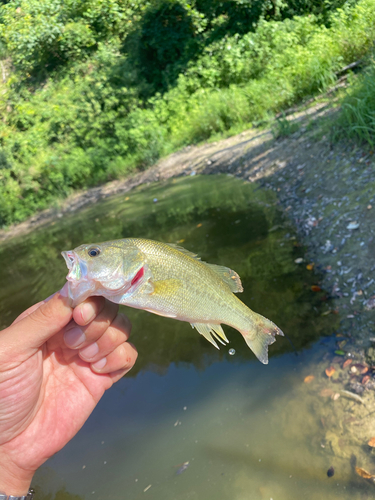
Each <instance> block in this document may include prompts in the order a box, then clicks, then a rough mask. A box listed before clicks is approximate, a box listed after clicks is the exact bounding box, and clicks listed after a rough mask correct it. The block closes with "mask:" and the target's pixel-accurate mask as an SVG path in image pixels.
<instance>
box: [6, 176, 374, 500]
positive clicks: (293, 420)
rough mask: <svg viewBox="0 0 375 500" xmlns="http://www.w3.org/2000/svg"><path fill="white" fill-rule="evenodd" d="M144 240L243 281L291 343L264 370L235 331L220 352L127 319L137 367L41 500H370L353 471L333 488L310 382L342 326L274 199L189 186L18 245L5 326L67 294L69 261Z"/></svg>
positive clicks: (176, 184)
mask: <svg viewBox="0 0 375 500" xmlns="http://www.w3.org/2000/svg"><path fill="white" fill-rule="evenodd" d="M131 236H133V237H145V238H151V239H156V240H159V241H165V242H171V243H178V244H180V245H181V246H184V247H186V248H187V249H188V250H191V251H193V252H196V253H198V254H199V255H200V256H201V257H202V259H203V260H206V261H208V262H211V263H215V264H222V265H226V266H229V267H231V268H233V269H234V270H236V271H237V272H238V273H239V274H240V276H241V279H242V282H243V285H244V293H242V294H241V295H240V298H241V300H243V301H244V302H245V303H246V304H248V305H249V306H250V307H251V308H252V309H254V310H255V311H256V312H259V313H261V314H263V315H265V316H267V317H269V318H270V319H272V320H273V321H274V322H275V323H276V324H277V325H278V326H280V328H282V330H283V331H284V332H285V333H286V334H287V336H288V338H278V339H277V342H276V343H275V344H273V345H272V346H271V347H270V363H269V365H268V366H264V365H262V364H261V363H259V362H258V361H257V360H256V359H255V357H254V355H253V354H252V352H251V351H250V350H249V349H248V347H247V346H246V344H245V342H244V340H243V339H242V337H241V335H240V334H239V333H238V332H237V331H235V330H233V329H231V328H229V327H224V329H225V331H226V333H227V336H228V338H229V340H230V344H229V346H227V347H222V348H221V350H220V351H218V350H216V349H215V348H214V347H213V346H212V345H211V344H209V343H208V342H207V341H206V340H205V339H204V338H203V337H201V336H200V335H199V334H198V333H197V332H196V331H195V330H192V329H191V327H190V325H189V324H187V323H182V322H178V321H174V320H171V319H167V318H162V317H158V316H155V315H152V314H150V313H147V312H144V311H138V310H135V309H129V308H124V310H125V311H126V313H127V314H128V315H129V317H130V319H131V321H132V323H133V333H132V337H131V341H132V342H133V343H134V344H135V345H136V347H137V349H138V352H139V358H138V360H137V364H136V366H135V367H134V369H133V370H132V371H131V372H130V373H129V374H128V375H127V376H126V377H125V378H123V379H122V380H121V381H120V382H119V383H117V384H116V386H115V387H114V388H112V389H111V390H110V391H108V392H107V393H106V394H105V396H104V397H103V399H102V400H101V402H100V403H99V405H98V406H97V408H96V409H95V411H94V413H93V414H92V416H91V417H90V418H89V420H88V421H87V423H86V424H85V426H84V427H83V429H82V430H81V431H80V432H79V433H78V435H77V436H76V437H75V438H74V439H73V440H72V441H71V442H70V443H69V444H68V445H67V446H66V447H65V448H64V449H63V450H62V451H61V452H60V453H58V454H57V455H56V456H55V457H53V458H52V459H51V460H49V461H48V463H47V464H46V465H45V466H44V467H42V468H41V469H40V471H38V473H37V475H36V478H35V483H36V485H37V487H38V488H39V494H38V498H43V495H46V496H45V498H54V495H56V497H55V498H58V499H60V500H67V499H75V500H79V499H88V498H96V499H103V500H104V499H106V500H110V499H124V500H125V499H126V500H136V499H139V498H152V499H153V500H185V499H186V500H187V499H194V500H195V499H197V500H203V499H204V500H210V499H215V500H224V499H230V500H242V499H251V500H252V499H254V500H257V499H267V500H268V499H271V498H273V499H274V500H293V499H299V498H302V497H305V498H309V499H322V498H324V499H332V500H333V499H346V498H348V499H349V498H351V499H353V498H354V499H356V498H358V499H359V498H362V497H361V496H360V495H362V494H363V493H364V491H367V490H366V489H365V490H363V488H364V486H362V487H359V486H358V484H357V483H356V482H355V481H353V479H352V475H351V471H350V470H348V468H346V469H345V468H344V467H341V469H339V470H337V471H336V473H335V476H334V478H331V479H329V478H328V477H327V475H326V471H327V469H328V468H329V467H330V466H331V465H332V461H333V459H334V457H332V454H330V453H329V452H328V451H327V450H326V449H325V448H323V447H322V435H323V434H322V428H321V423H320V420H319V418H318V417H317V413H316V408H315V407H314V405H315V404H316V403H315V399H314V398H313V397H312V395H311V392H309V390H308V388H307V387H306V384H304V383H303V379H304V377H305V376H306V375H307V374H308V373H310V372H311V370H313V367H314V363H315V362H316V361H317V360H320V359H321V358H322V356H324V354H325V353H326V352H327V351H332V350H333V349H334V346H333V342H332V341H331V340H330V338H329V337H327V335H330V334H331V333H332V332H333V330H334V329H335V327H336V325H335V322H334V318H333V317H332V316H322V315H321V312H322V309H321V304H322V300H321V299H322V298H324V297H323V296H322V294H319V293H318V294H317V293H313V292H312V291H311V285H312V284H315V283H316V282H317V279H318V278H317V277H316V276H314V275H313V274H312V273H311V272H310V271H308V270H306V268H305V266H298V265H296V264H295V259H296V258H297V257H299V256H300V255H301V254H302V253H303V249H301V248H300V247H299V245H298V242H297V240H296V238H295V235H294V234H293V231H292V229H291V227H290V226H289V225H288V223H287V222H286V221H285V220H284V219H283V218H282V216H281V214H280V212H279V211H278V210H277V203H276V199H275V197H274V195H273V194H272V193H270V192H266V191H263V190H257V189H255V188H254V187H253V186H252V185H250V184H248V183H245V182H243V181H241V180H238V179H235V178H232V177H228V176H209V177H204V176H202V177H198V176H197V177H192V178H178V179H174V180H171V181H169V182H167V183H157V184H153V185H149V186H146V187H142V188H138V189H135V190H134V191H132V192H131V193H130V194H127V195H121V196H117V197H112V198H109V199H107V200H105V201H102V202H100V203H97V204H96V205H95V206H92V207H90V208H87V209H85V210H82V211H80V212H79V213H74V214H71V215H70V216H64V217H62V218H58V219H57V220H56V221H55V222H54V223H52V224H51V225H49V226H47V227H44V228H41V229H39V230H36V231H35V232H33V233H32V234H30V235H27V236H25V237H23V238H17V239H14V240H12V241H10V242H6V243H4V244H3V245H2V247H1V248H0V261H1V262H2V263H6V265H2V266H1V269H0V282H1V284H2V287H1V290H0V326H1V327H4V326H6V325H7V324H9V323H10V321H12V320H13V319H14V318H15V317H16V316H17V315H18V314H19V313H20V312H21V311H22V310H24V309H25V308H26V307H28V306H29V305H31V304H32V303H34V302H36V301H38V300H41V299H42V298H44V297H46V296H48V295H50V294H51V293H53V292H54V291H55V290H56V289H58V288H59V287H61V286H62V285H63V283H64V276H65V275H66V273H67V270H66V268H65V263H64V261H63V259H62V257H61V256H60V252H61V250H67V249H71V248H74V247H75V246H77V245H79V244H82V243H94V242H100V241H106V240H110V239H117V238H125V237H131ZM230 348H233V349H235V355H233V356H231V355H229V349H230ZM187 462H188V464H187ZM183 464H185V465H183ZM348 467H349V466H348ZM366 487H367V486H366ZM49 493H51V494H52V497H51V496H48V495H49Z"/></svg>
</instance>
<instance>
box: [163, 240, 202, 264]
mask: <svg viewBox="0 0 375 500" xmlns="http://www.w3.org/2000/svg"><path fill="white" fill-rule="evenodd" d="M166 245H169V246H170V247H172V248H174V249H175V250H178V251H179V252H181V253H184V254H185V255H187V256H188V257H191V258H192V259H195V260H201V258H200V257H198V255H197V254H196V253H193V252H190V251H189V250H186V248H183V247H180V246H179V245H175V244H174V243H166Z"/></svg>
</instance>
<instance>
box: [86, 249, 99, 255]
mask: <svg viewBox="0 0 375 500" xmlns="http://www.w3.org/2000/svg"><path fill="white" fill-rule="evenodd" d="M87 253H88V254H89V255H90V257H97V256H98V255H99V254H100V249H99V248H97V247H92V248H89V249H88V251H87Z"/></svg>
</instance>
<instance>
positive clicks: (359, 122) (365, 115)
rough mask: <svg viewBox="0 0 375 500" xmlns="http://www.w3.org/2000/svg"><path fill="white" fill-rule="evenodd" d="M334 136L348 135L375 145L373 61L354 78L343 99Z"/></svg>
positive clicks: (374, 65) (374, 76) (374, 73)
mask: <svg viewBox="0 0 375 500" xmlns="http://www.w3.org/2000/svg"><path fill="white" fill-rule="evenodd" d="M333 135H334V138H335V139H341V138H342V137H350V138H352V139H355V140H359V141H360V142H365V143H368V144H369V145H370V146H371V147H372V148H374V146H375V62H374V61H373V62H372V64H371V65H370V66H369V68H368V70H367V71H366V72H365V74H364V75H360V76H358V77H357V78H356V79H354V81H353V84H352V85H351V86H350V88H349V91H348V94H347V95H346V96H345V98H344V99H343V102H342V105H341V111H340V115H339V118H338V120H337V121H336V123H335V129H334V134H333Z"/></svg>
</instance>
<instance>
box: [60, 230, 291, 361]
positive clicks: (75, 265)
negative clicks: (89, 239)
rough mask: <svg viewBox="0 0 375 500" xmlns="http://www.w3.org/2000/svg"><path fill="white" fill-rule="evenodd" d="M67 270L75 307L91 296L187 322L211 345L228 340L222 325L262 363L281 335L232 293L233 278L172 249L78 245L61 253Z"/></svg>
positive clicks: (134, 243)
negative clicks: (239, 337)
mask: <svg viewBox="0 0 375 500" xmlns="http://www.w3.org/2000/svg"><path fill="white" fill-rule="evenodd" d="M62 255H63V257H64V259H65V261H66V264H67V266H68V269H69V273H68V275H67V280H68V282H69V295H70V297H71V299H72V300H73V306H76V305H77V304H79V303H80V302H82V301H83V300H85V299H86V298H87V297H89V296H91V295H102V296H103V297H106V298H107V299H108V300H111V301H112V302H116V303H117V304H124V305H126V306H130V307H135V308H137V309H144V310H145V311H149V312H152V313H154V314H158V315H160V316H165V317H167V318H174V319H178V320H180V321H187V322H189V323H190V324H191V326H192V327H193V328H196V329H197V330H198V332H199V333H200V334H201V335H203V336H204V337H205V338H206V339H207V340H208V341H209V342H211V343H212V344H213V345H214V346H215V347H217V348H219V346H218V344H217V341H218V342H221V343H222V344H224V345H225V343H226V342H229V341H228V339H227V337H226V336H225V333H224V331H223V329H222V327H221V323H224V324H226V325H229V326H232V327H233V328H236V329H237V330H238V331H239V332H240V333H241V334H242V335H243V337H244V339H245V341H246V343H247V345H248V346H249V347H250V349H251V350H252V351H253V352H254V354H255V355H256V356H257V358H258V359H259V360H260V361H261V362H262V363H265V364H266V363H268V346H269V345H270V344H272V343H273V342H275V340H276V339H275V336H276V335H283V333H282V331H281V330H280V329H279V328H278V327H277V326H276V325H275V324H274V323H272V321H270V320H268V319H266V318H264V317H263V316H261V315H260V314H257V313H255V312H253V311H252V310H251V309H249V308H248V307H247V306H246V305H245V304H244V303H243V302H241V301H240V300H239V299H238V298H237V297H236V296H235V295H234V293H237V292H242V291H243V288H242V284H241V280H240V277H239V276H238V274H237V273H236V272H234V271H232V270H231V269H229V268H228V267H223V266H218V265H215V264H207V263H206V262H203V261H201V260H200V258H199V257H197V255H195V254H194V253H191V252H189V251H188V250H185V249H184V248H181V247H178V246H176V245H172V244H167V243H160V242H157V241H151V240H145V239H138V238H128V239H123V240H114V241H107V242H104V243H97V244H91V245H81V246H79V247H77V248H75V249H74V250H69V251H67V252H62Z"/></svg>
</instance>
